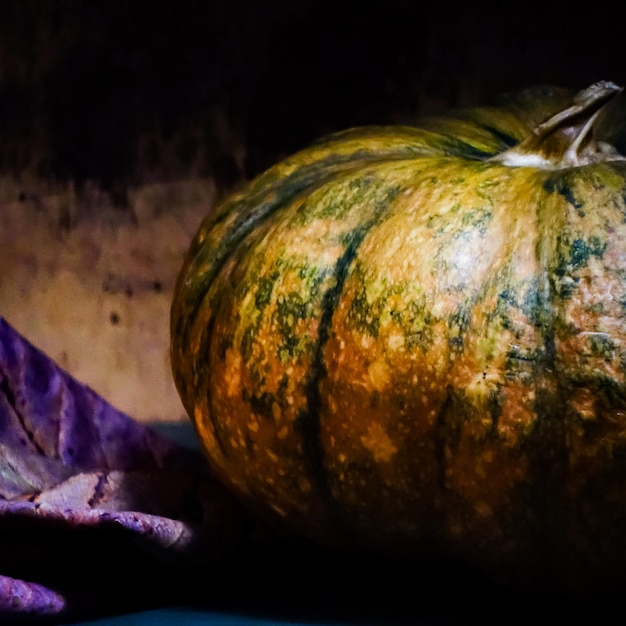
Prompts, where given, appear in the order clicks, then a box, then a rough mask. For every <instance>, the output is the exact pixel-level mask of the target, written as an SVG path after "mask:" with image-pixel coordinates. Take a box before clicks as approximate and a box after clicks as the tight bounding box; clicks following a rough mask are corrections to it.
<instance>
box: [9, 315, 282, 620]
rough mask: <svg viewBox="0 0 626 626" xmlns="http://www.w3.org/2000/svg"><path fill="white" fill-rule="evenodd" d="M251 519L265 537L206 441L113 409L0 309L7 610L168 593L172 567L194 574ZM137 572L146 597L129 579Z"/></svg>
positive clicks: (82, 609)
mask: <svg viewBox="0 0 626 626" xmlns="http://www.w3.org/2000/svg"><path fill="white" fill-rule="evenodd" d="M251 529H257V531H258V529H261V535H260V536H262V537H264V536H265V535H264V533H265V527H264V526H263V525H261V524H259V523H258V522H257V521H256V520H255V519H253V518H252V517H251V516H250V515H249V514H248V513H247V512H246V511H244V510H243V509H242V507H241V506H240V504H239V503H238V502H237V501H236V500H235V499H234V497H233V496H231V494H230V493H228V492H227V491H226V489H225V488H224V487H223V486H222V485H221V484H220V483H218V482H217V481H216V480H215V479H214V478H213V477H212V476H211V474H210V472H209V469H208V465H207V464H206V463H205V461H204V459H203V457H202V455H201V453H200V452H199V451H198V450H195V449H187V448H184V447H182V446H179V445H178V444H175V443H173V442H171V441H170V440H168V439H165V438H163V437H161V436H159V435H158V434H156V433H155V432H154V431H152V430H151V429H150V428H148V427H147V426H145V425H142V424H139V423H138V422H135V421H133V420H132V419H131V418H130V417H129V416H128V415H126V414H124V413H122V412H120V411H118V410H116V409H115V408H114V407H112V406H111V405H110V404H108V403H107V402H106V401H105V400H104V399H103V398H102V397H100V396H99V395H98V394H96V393H95V392H94V391H93V390H92V389H90V388H89V387H87V386H85V385H83V384H81V383H80V382H78V381H77V380H75V379H74V378H73V377H72V376H70V375H69V374H68V373H67V372H66V371H64V370H63V369H61V368H60V367H58V366H57V365H56V364H55V363H54V362H53V361H52V360H51V359H49V358H48V357H47V356H46V355H45V354H44V353H43V352H41V351H40V350H38V349H37V348H36V347H34V346H33V345H32V344H30V343H29V342H28V341H27V340H26V339H25V338H24V337H22V336H21V335H20V334H18V333H17V332H16V331H15V330H14V329H13V328H12V327H11V326H10V325H9V324H8V323H7V322H6V321H5V320H4V319H2V318H1V317H0V620H1V619H2V615H3V614H4V615H9V616H13V617H15V616H17V615H22V616H28V615H40V616H43V615H54V614H62V615H63V616H67V615H71V616H76V615H81V614H83V613H95V614H98V611H101V610H102V611H104V610H105V607H106V611H107V612H110V611H112V610H115V608H116V607H119V608H120V609H121V608H122V607H125V606H128V605H129V603H130V604H132V603H133V602H146V601H150V600H151V601H152V602H154V601H155V600H156V599H158V600H159V601H163V600H164V599H165V598H167V597H168V593H170V592H171V593H177V590H180V585H181V584H182V585H184V582H185V576H186V575H187V574H185V573H184V571H183V573H180V572H179V571H177V574H176V575H175V576H171V575H170V576H169V577H168V576H167V575H164V573H163V568H164V567H168V566H171V565H174V566H176V567H178V568H180V567H183V568H185V567H189V568H191V569H190V570H189V572H190V573H189V574H188V576H192V574H191V572H192V571H193V568H194V567H198V566H202V565H205V564H207V563H211V562H216V561H217V560H218V559H219V558H221V557H223V556H224V555H226V554H228V553H229V552H230V551H234V550H235V549H236V548H237V546H240V545H241V543H242V541H244V540H246V539H247V538H248V537H249V536H250V531H251ZM269 535H271V533H269ZM269 535H267V536H269ZM107 564H108V565H109V566H110V567H111V568H113V572H114V575H113V576H111V575H110V574H109V569H108V567H107ZM120 564H122V567H120ZM134 568H135V570H136V571H134ZM137 571H141V572H143V574H142V575H143V577H144V578H145V579H147V580H149V579H153V586H154V587H155V588H157V589H158V593H156V595H151V596H150V599H148V598H146V597H144V596H143V595H142V594H141V593H139V592H138V591H137V590H136V588H135V587H134V586H132V585H130V584H125V583H124V581H125V580H126V578H125V577H126V576H127V575H131V574H132V575H133V576H134V575H136V572H137ZM163 581H169V582H165V583H164V582H163Z"/></svg>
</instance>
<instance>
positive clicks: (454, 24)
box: [0, 0, 626, 422]
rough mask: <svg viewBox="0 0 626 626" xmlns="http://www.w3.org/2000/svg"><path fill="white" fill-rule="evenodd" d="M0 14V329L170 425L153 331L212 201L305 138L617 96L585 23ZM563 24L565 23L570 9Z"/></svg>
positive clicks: (289, 12) (540, 9)
mask: <svg viewBox="0 0 626 626" xmlns="http://www.w3.org/2000/svg"><path fill="white" fill-rule="evenodd" d="M345 6H346V7H347V6H354V7H355V8H353V9H352V12H349V11H347V10H345V9H342V10H340V7H339V5H338V4H337V3H336V2H333V3H331V2H324V1H313V0H300V1H299V2H291V1H287V0H274V1H273V2H269V1H262V2H250V3H247V2H234V1H233V0H213V1H203V0H172V1H170V2H164V1H161V2H158V1H157V2H143V1H128V0H119V1H118V0H89V1H85V0H1V1H0V315H3V316H5V317H6V318H7V319H8V321H9V322H10V323H12V324H13V325H14V326H16V327H17V329H18V330H20V331H21V332H23V333H24V334H26V335H27V336H28V337H29V338H31V340H33V341H34V342H35V343H37V344H38V345H40V346H42V347H43V348H44V349H46V350H47V351H48V352H49V353H50V354H51V356H53V357H54V358H56V359H57V360H58V361H59V362H60V363H61V364H62V365H63V366H64V367H66V368H67V369H69V370H70V371H71V372H72V373H74V374H75V375H77V376H78V377H79V378H81V380H84V381H85V382H88V383H89V384H91V385H92V386H93V387H94V388H95V389H96V390H97V391H99V392H100V393H102V394H103V395H105V396H106V397H107V398H108V399H110V400H111V401H112V402H114V403H115V404H116V405H117V406H119V407H120V408H122V409H123V410H126V411H128V412H129V413H131V414H132V415H134V416H136V417H139V418H141V419H145V420H150V421H161V422H165V421H171V420H174V421H176V420H179V419H182V418H183V411H182V408H181V407H180V405H179V402H178V398H177V396H176V393H175V390H174V388H173V385H172V383H171V379H170V374H169V363H168V353H167V348H168V341H169V339H168V312H169V301H170V298H171V290H172V287H173V284H174V280H175V277H176V273H177V270H178V267H179V266H180V263H181V261H182V256H183V254H184V251H185V249H186V246H187V245H188V242H189V239H190V238H191V236H192V234H193V232H194V231H195V229H196V227H197V225H198V223H199V221H200V219H201V218H202V216H203V215H204V214H206V213H207V212H208V211H210V210H211V207H212V206H213V205H214V203H215V201H216V200H217V198H219V197H220V196H221V195H223V194H225V193H227V192H228V190H230V189H232V188H233V187H235V186H237V185H238V184H240V183H241V181H243V180H244V179H246V178H249V177H251V176H253V175H254V174H256V173H258V172H259V171H261V170H262V169H264V168H265V167H267V166H268V165H270V164H271V163H273V162H274V161H276V160H277V159H279V158H281V157H283V156H285V155H287V154H288V153H290V152H292V151H294V150H296V149H298V148H299V147H301V146H303V145H305V144H307V143H308V142H310V141H311V140H313V139H314V138H315V137H317V136H318V135H320V134H323V133H326V132H330V131H333V130H338V129H341V128H345V127H347V126H353V125H359V124H367V123H394V122H407V121H411V120H412V119H414V118H415V117H417V116H418V115H419V114H422V113H430V112H432V111H435V110H439V109H441V108H445V107H448V106H458V105H468V104H473V103H475V102H479V101H484V100H487V99H489V98H491V97H492V96H493V95H494V94H497V93H499V92H502V91H507V90H510V89H515V88H519V87H523V86H527V85H529V84H533V83H553V84H559V85H563V86H568V87H573V88H581V87H584V86H586V85H587V84H590V83H592V82H594V81H596V80H599V79H611V80H614V81H616V82H624V81H625V80H626V72H625V71H624V70H625V65H626V60H625V59H626V57H625V55H624V54H623V52H622V45H623V44H622V42H621V39H622V37H621V30H622V27H621V25H620V24H619V18H617V17H615V16H612V15H610V14H608V13H607V10H606V9H603V8H601V7H597V8H596V7H591V8H590V7H587V8H585V9H584V11H583V12H581V11H579V10H578V9H574V8H572V9H567V8H560V9H550V8H549V7H548V6H547V5H546V4H545V3H544V4H543V5H534V6H533V5H532V4H528V3H523V4H511V3H467V4H466V5H465V7H464V8H462V9H459V8H457V7H454V6H453V5H451V4H445V3H435V4H433V5H424V3H419V2H414V1H408V0H406V1H403V0H386V1H385V2H382V1H378V0H374V1H373V2H370V3H361V6H360V7H359V6H358V5H353V4H350V5H348V4H346V5H345ZM572 6H573V5H572Z"/></svg>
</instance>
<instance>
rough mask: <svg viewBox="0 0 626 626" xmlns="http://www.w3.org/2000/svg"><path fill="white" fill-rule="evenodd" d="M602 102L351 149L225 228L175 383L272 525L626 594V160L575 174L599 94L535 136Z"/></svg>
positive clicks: (195, 246)
mask: <svg viewBox="0 0 626 626" xmlns="http://www.w3.org/2000/svg"><path fill="white" fill-rule="evenodd" d="M577 98H578V100H577ZM580 100H581V97H580V94H579V95H578V96H576V95H575V94H574V93H572V92H569V91H567V90H561V89H554V88H543V89H536V90H529V91H525V92H522V93H520V94H517V96H513V97H510V98H509V99H508V100H507V101H505V102H504V104H502V105H500V106H497V107H485V108H475V109H471V110H465V111H457V112H452V113H450V114H448V115H446V116H442V117H438V118H432V119H428V120H423V121H422V122H420V123H418V124H416V125H415V126H411V127H409V126H398V127H373V128H363V129H352V130H348V131H346V132H343V133H338V134H335V135H333V136H330V137H327V138H325V139H322V140H320V141H318V142H317V143H316V144H314V145H313V146H311V147H310V148H307V149H305V150H303V151H301V152H299V153H297V154H295V155H294V156H292V157H290V158H288V159H287V160H285V161H283V162H282V163H279V164H277V165H276V166H274V167H273V168H271V169H270V170H268V171H267V172H265V173H263V174H261V175H260V176H259V177H257V178H256V179H254V180H253V181H251V182H250V183H249V184H248V185H247V186H246V187H244V188H243V189H242V190H241V191H239V192H238V193H235V194H234V195H232V196H231V197H230V198H228V199H226V200H225V201H224V202H223V203H222V204H221V205H220V206H219V207H218V208H217V209H216V210H215V211H213V212H212V213H211V214H210V215H209V216H208V217H207V218H206V219H205V221H204V222H203V224H202V225H201V227H200V229H199V231H198V233H197V235H196V237H195V239H194V241H193V243H192V245H191V247H190V250H189V253H188V255H187V258H186V260H185V262H184V265H183V267H182V270H181V273H180V275H179V278H178V282H177V286H176V291H175V295H174V299H173V303H172V311H171V341H172V344H171V359H172V367H173V374H174V379H175V382H176V386H177V389H178V391H179V393H180V396H181V398H182V401H183V404H184V406H185V408H186V410H187V412H188V413H189V415H190V417H191V418H192V420H193V421H194V424H195V427H196V430H197V433H198V436H199V439H200V441H201V443H202V445H203V447H204V450H205V452H206V455H207V457H208V459H209V462H210V463H211V465H212V467H213V468H214V470H215V472H216V473H217V474H218V475H219V476H220V477H221V479H222V480H223V481H224V482H225V483H226V484H227V485H229V486H230V487H231V488H232V489H233V490H234V491H235V492H236V493H238V494H239V495H240V496H241V498H242V499H243V501H245V502H246V503H248V504H249V505H250V506H251V507H253V509H254V510H256V511H258V512H259V513H260V514H262V515H263V516H265V517H266V518H268V519H270V520H271V521H273V522H276V523H278V524H282V525H284V527H285V528H288V529H290V530H293V531H295V532H298V533H301V534H303V535H305V536H307V537H310V538H312V539H314V540H315V541H319V542H322V543H324V544H326V545H332V546H338V547H341V546H344V547H348V548H353V549H364V550H373V551H376V552H383V553H390V554H403V555H410V554H423V553H424V552H432V551H434V552H435V553H442V554H446V555H452V556H454V557H458V558H460V559H462V560H464V561H467V562H469V563H471V564H474V565H476V566H478V567H480V568H483V569H485V570H487V571H491V572H494V573H496V574H497V575H499V576H522V577H524V576H526V577H529V578H532V577H538V578H542V579H545V580H552V581H554V580H558V581H560V582H562V583H564V584H565V585H568V584H570V583H573V584H576V583H577V582H579V581H583V580H585V581H586V580H589V579H591V578H593V577H595V576H600V575H602V576H604V575H611V576H613V575H614V574H615V573H621V571H622V570H623V569H624V567H625V566H626V532H624V531H623V529H624V528H626V312H625V311H626V162H624V160H623V159H621V158H620V157H619V155H616V154H614V153H612V152H611V151H610V150H608V151H607V147H606V146H605V145H600V144H592V143H589V145H588V146H587V147H585V150H586V151H587V152H588V153H590V154H591V157H590V158H583V157H584V152H585V150H582V149H581V150H580V153H579V156H580V160H579V161H572V160H571V159H570V160H568V158H565V157H566V153H567V150H566V148H564V147H563V146H564V145H565V144H564V142H565V143H567V144H568V145H569V143H571V142H572V137H573V136H580V137H584V138H585V141H586V140H587V139H588V138H589V137H590V135H585V134H584V133H581V134H579V135H577V134H576V132H578V131H576V132H574V130H576V129H578V130H580V128H581V127H583V126H584V125H585V124H586V123H587V121H589V120H591V122H593V121H594V118H593V114H594V113H595V112H596V111H597V110H598V109H599V105H598V103H597V102H596V101H595V100H593V98H592V99H591V100H593V102H592V103H591V104H589V103H588V102H587V101H586V100H585V98H583V99H582V100H583V105H582V106H581V107H579V108H580V110H578V109H576V110H574V113H572V115H569V116H568V115H565V116H564V118H565V122H562V121H560V120H557V121H558V124H556V126H555V128H556V130H555V131H554V132H553V131H552V130H551V131H550V132H549V133H547V134H545V136H544V137H543V138H541V132H539V131H538V130H537V129H541V128H543V127H542V126H541V124H542V123H543V122H545V120H550V119H552V120H554V119H555V118H558V115H559V112H562V111H564V110H565V111H567V110H570V109H571V106H572V102H574V103H576V102H577V101H580ZM576 106H578V105H576ZM568 107H570V109H568ZM562 117H563V116H562ZM570 118H571V119H570ZM581 120H582V121H581ZM591 122H590V124H587V127H589V126H590V125H591ZM553 126H554V124H553ZM572 129H574V130H572ZM587 130H588V128H587ZM587 130H586V131H585V132H587ZM537 137H540V139H541V140H539V139H537ZM568 142H569V143H568ZM581 145H582V144H581ZM519 146H526V147H527V149H526V148H525V149H524V150H521V152H520V151H519ZM528 146H530V147H528ZM578 147H579V148H580V145H579V146H578ZM516 151H517V152H516ZM570 152H571V151H570ZM512 153H513V154H518V156H519V154H523V155H525V157H529V158H526V159H525V160H524V159H522V160H518V161H515V159H513V162H511V159H508V158H507V157H506V155H509V154H512ZM606 154H609V157H607V158H605V155H606ZM503 155H505V156H503ZM529 155H530V156H529ZM555 155H556V156H555ZM564 155H565V156H564ZM535 157H536V158H535Z"/></svg>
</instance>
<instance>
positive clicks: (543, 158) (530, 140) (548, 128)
mask: <svg viewBox="0 0 626 626" xmlns="http://www.w3.org/2000/svg"><path fill="white" fill-rule="evenodd" d="M621 91H622V87H619V86H618V85H616V84H615V83H612V82H609V81H600V82H598V83H594V84H593V85H591V86H590V87H587V88H586V89H583V90H582V91H580V92H579V93H577V94H576V95H575V96H574V98H573V100H572V104H571V105H570V106H568V107H567V108H566V109H563V110H562V111H559V112H558V113H557V114H556V115H553V116H552V117H550V118H549V119H548V120H546V121H545V122H543V123H542V124H540V125H539V126H537V127H536V128H535V129H534V130H533V132H532V134H531V135H529V136H528V137H526V139H524V140H523V141H522V142H520V143H519V144H518V145H517V146H514V147H513V148H511V149H510V150H507V151H506V152H503V153H501V154H498V155H496V156H495V157H492V160H494V161H498V162H500V163H504V164H505V165H511V166H513V167H524V166H526V167H538V168H541V169H561V168H565V167H576V166H579V165H588V164H589V163H598V162H600V161H618V160H626V159H625V157H623V156H622V155H621V154H620V153H619V152H618V151H617V150H616V149H615V148H614V147H613V146H611V145H610V144H608V143H605V142H602V141H598V140H596V139H595V138H594V136H593V126H594V124H595V122H596V120H597V119H598V115H599V114H600V112H601V111H602V109H603V108H604V107H605V105H606V104H607V102H609V100H611V99H613V98H614V97H615V96H616V95H617V94H619V93H620V92H621Z"/></svg>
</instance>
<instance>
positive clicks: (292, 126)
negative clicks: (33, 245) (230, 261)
mask: <svg viewBox="0 0 626 626" xmlns="http://www.w3.org/2000/svg"><path fill="white" fill-rule="evenodd" d="M610 6H611V5H603V4H600V3H591V4H589V3H588V4H586V5H585V6H582V5H580V6H579V5H574V4H572V3H569V4H568V3H564V4H563V5H562V7H561V8H552V7H550V5H549V4H548V3H542V4H540V3H536V4H533V3H530V4H529V3H527V2H526V3H506V2H500V3H496V2H494V3H471V2H467V3H465V4H464V5H463V6H462V8H460V7H458V6H456V5H455V4H454V3H449V2H443V1H440V2H433V3H428V4H427V3H421V2H417V1H414V2H411V1H408V0H385V1H380V0H371V1H370V2H367V3H366V2H362V3H342V2H340V1H335V2H327V1H313V0H297V1H289V0H272V1H269V0H262V1H259V2H239V1H237V0H208V1H202V0H171V1H162V0H161V1H154V2H148V1H142V0H134V1H132V0H120V1H118V0H0V176H1V175H10V176H13V177H15V176H17V177H20V176H24V175H25V174H26V173H27V174H29V175H33V176H36V177H39V178H44V179H54V180H61V181H63V180H67V179H72V180H74V181H76V182H77V183H79V185H80V183H81V182H84V181H87V180H90V181H92V182H95V183H96V184H98V185H100V186H101V187H103V188H104V189H106V190H108V191H111V192H112V193H113V197H114V199H117V200H118V201H119V202H121V203H123V202H124V190H125V189H126V187H127V186H128V185H130V184H140V183H144V182H150V181H155V180H159V181H164V180H171V179H176V178H181V177H189V176H202V177H204V176H211V177H215V178H216V180H217V182H218V184H219V186H220V188H222V189H227V188H229V187H230V186H232V185H233V184H235V183H237V182H238V181H240V180H241V179H243V178H248V177H250V176H252V175H254V174H256V173H258V172H259V171H261V170H262V169H264V168H265V167H267V166H268V165H270V164H271V163H273V162H274V161H276V160H277V159H279V158H280V157H283V156H285V155H286V154H288V153H290V152H292V151H294V150H296V149H298V148H300V147H302V146H304V145H305V144H307V143H308V142H310V141H311V140H312V139H314V138H315V137H317V136H319V135H321V134H323V133H327V132H330V131H333V130H338V129H342V128H345V127H347V126H352V125H359V124H367V123H394V122H407V121H411V120H413V119H415V117H416V116H417V115H419V114H422V113H430V112H432V111H435V110H440V109H442V108H445V107H449V106H459V105H469V104H474V103H478V102H480V103H483V102H485V101H488V100H489V99H490V98H491V97H493V96H494V95H495V94H497V93H499V92H502V91H508V90H512V89H517V88H521V87H526V86H529V85H531V84H537V83H549V84H555V85H559V86H566V87H572V88H582V87H585V86H587V85H588V84H591V83H593V82H595V81H597V80H601V79H605V80H613V81H615V82H618V83H621V82H624V81H625V80H626V71H625V70H626V57H625V55H624V53H623V43H622V39H623V28H624V27H623V23H622V18H621V16H620V15H618V14H617V13H612V10H611V9H610V8H607V7H610ZM614 10H615V11H616V10H617V9H614Z"/></svg>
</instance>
